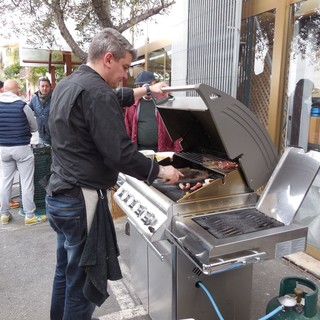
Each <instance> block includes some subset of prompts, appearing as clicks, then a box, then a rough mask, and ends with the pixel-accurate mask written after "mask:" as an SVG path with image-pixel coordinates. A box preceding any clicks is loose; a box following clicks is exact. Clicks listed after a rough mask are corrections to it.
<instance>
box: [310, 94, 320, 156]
mask: <svg viewBox="0 0 320 320" xmlns="http://www.w3.org/2000/svg"><path fill="white" fill-rule="evenodd" d="M308 150H320V99H319V98H312V106H311V114H310V124H309V135H308Z"/></svg>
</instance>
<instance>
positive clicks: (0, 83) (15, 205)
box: [0, 80, 20, 209]
mask: <svg viewBox="0 0 320 320" xmlns="http://www.w3.org/2000/svg"><path fill="white" fill-rule="evenodd" d="M2 92H3V81H1V80H0V93H2ZM9 206H10V208H11V209H16V208H19V207H20V202H19V201H15V200H13V199H11V200H10V202H9Z"/></svg>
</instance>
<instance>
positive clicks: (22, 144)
mask: <svg viewBox="0 0 320 320" xmlns="http://www.w3.org/2000/svg"><path fill="white" fill-rule="evenodd" d="M34 131H37V123H36V120H35V119H34V115H33V112H32V110H31V109H30V108H29V106H27V105H26V103H25V102H24V101H22V100H21V99H20V97H19V86H18V83H17V82H16V81H14V80H6V81H5V82H4V86H3V93H1V94H0V147H1V148H0V154H1V164H2V179H3V181H2V188H1V196H0V198H1V210H0V212H1V223H2V224H7V223H9V222H10V220H11V218H12V215H11V213H10V211H9V209H10V206H9V203H10V199H11V193H12V185H13V180H14V175H15V173H16V170H17V169H18V171H19V175H20V184H21V198H22V204H23V210H24V212H25V225H34V224H37V223H40V222H44V221H46V216H45V215H38V214H36V213H35V209H36V206H35V203H34V182H33V178H34V155H33V151H32V149H31V145H30V140H31V132H34Z"/></svg>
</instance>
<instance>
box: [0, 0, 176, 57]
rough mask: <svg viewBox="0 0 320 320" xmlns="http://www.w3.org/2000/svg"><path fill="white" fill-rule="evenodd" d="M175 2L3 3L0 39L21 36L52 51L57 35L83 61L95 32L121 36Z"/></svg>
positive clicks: (25, 0)
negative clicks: (108, 29) (111, 30)
mask: <svg viewBox="0 0 320 320" xmlns="http://www.w3.org/2000/svg"><path fill="white" fill-rule="evenodd" d="M174 3H175V0H2V1H1V3H0V12H1V15H0V21H1V23H2V25H3V26H6V27H5V28H2V29H1V30H0V37H1V36H2V37H4V38H5V37H6V36H7V37H10V36H12V35H15V36H23V37H25V38H27V41H28V43H29V44H32V45H34V46H35V47H39V46H41V47H43V45H44V43H45V44H46V45H47V47H48V48H51V47H52V46H53V45H56V46H57V45H58V44H59V42H60V43H61V41H60V40H59V33H60V35H61V36H62V37H63V39H64V40H65V41H66V43H67V44H68V45H69V47H70V48H71V50H72V51H73V53H74V54H75V55H77V56H78V57H79V58H80V59H81V60H82V61H85V59H86V56H87V54H86V51H85V48H86V45H87V44H88V42H89V41H90V40H91V38H92V37H93V35H94V34H96V33H97V31H99V30H101V29H103V28H106V27H111V28H114V29H117V30H118V31H119V32H121V33H122V32H124V31H126V30H130V29H133V27H134V26H136V25H138V24H139V22H142V21H145V20H147V19H149V18H150V19H152V18H154V16H155V15H157V14H166V13H167V12H168V10H169V8H170V6H171V5H172V4H174ZM17 21H19V23H17ZM8 31H9V32H8ZM10 31H11V32H10ZM58 31H59V32H58ZM135 31H136V32H139V29H136V30H135ZM140 31H141V30H140Z"/></svg>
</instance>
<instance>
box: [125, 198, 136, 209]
mask: <svg viewBox="0 0 320 320" xmlns="http://www.w3.org/2000/svg"><path fill="white" fill-rule="evenodd" d="M125 202H126V203H127V205H128V206H129V207H130V205H132V203H133V202H134V197H132V196H129V197H127V199H126V200H125Z"/></svg>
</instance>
